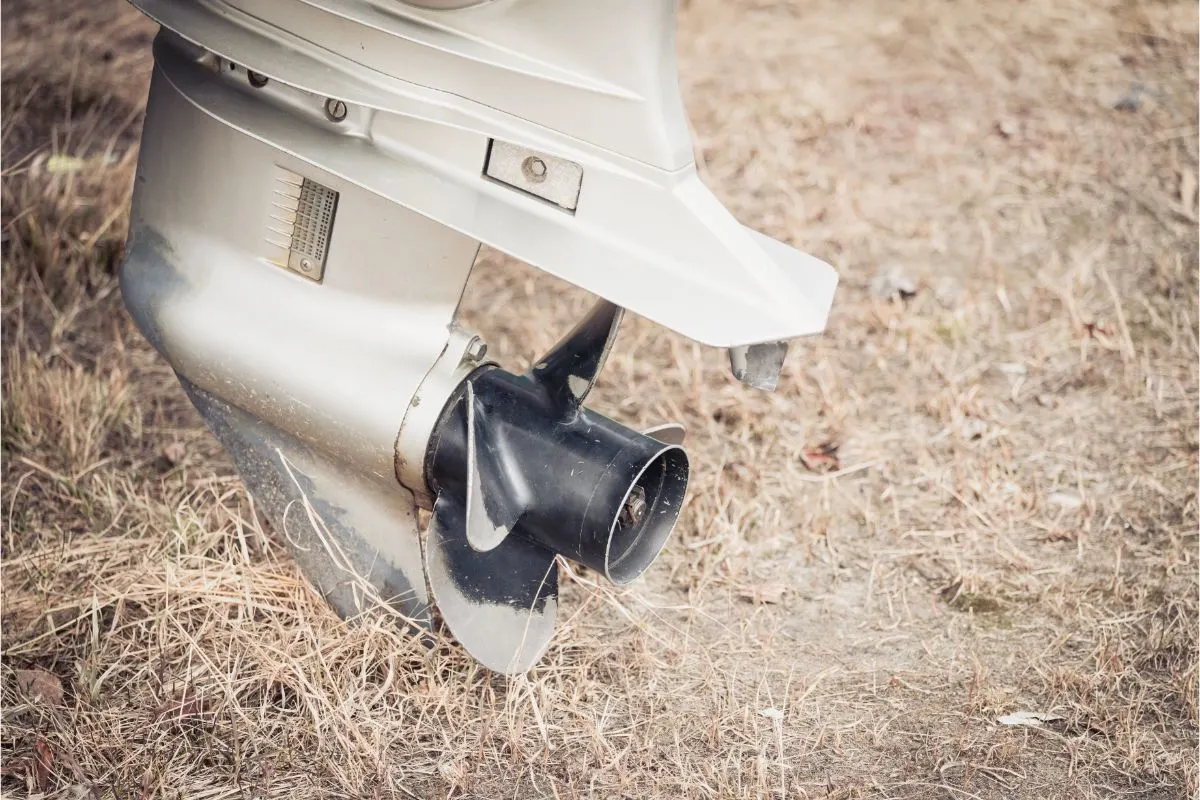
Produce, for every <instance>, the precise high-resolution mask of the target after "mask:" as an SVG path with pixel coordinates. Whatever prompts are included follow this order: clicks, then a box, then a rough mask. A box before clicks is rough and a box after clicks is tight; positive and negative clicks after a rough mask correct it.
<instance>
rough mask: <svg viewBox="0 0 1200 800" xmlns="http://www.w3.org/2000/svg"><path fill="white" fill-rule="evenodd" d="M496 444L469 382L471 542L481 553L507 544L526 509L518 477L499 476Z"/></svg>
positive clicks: (468, 520)
mask: <svg viewBox="0 0 1200 800" xmlns="http://www.w3.org/2000/svg"><path fill="white" fill-rule="evenodd" d="M495 446H496V443H495V442H494V441H492V440H491V438H490V437H489V436H488V426H487V419H486V416H485V414H484V411H483V409H482V408H481V407H480V406H479V404H478V403H477V402H476V399H475V387H474V385H473V384H472V382H471V381H470V380H468V381H467V508H466V520H465V525H466V535H467V542H468V543H469V544H470V545H471V547H472V548H473V549H475V550H478V551H479V552H481V553H484V552H487V551H488V550H491V549H493V548H495V547H496V545H498V544H500V543H501V542H502V541H504V540H505V539H506V538H507V537H508V535H509V534H510V533H512V530H513V527H514V526H515V525H516V524H517V521H518V520H519V519H520V518H521V514H522V512H523V511H524V509H525V506H526V502H525V496H527V495H528V492H527V491H526V490H525V487H523V486H514V485H512V481H513V480H515V479H516V476H515V475H514V474H505V473H503V471H501V472H500V473H499V474H497V471H496V470H494V469H488V468H487V467H488V466H490V465H492V464H494V463H495V462H496V459H495V457H494V456H496V455H499V454H494V453H492V452H491V451H492V449H493V448H494V447H495Z"/></svg>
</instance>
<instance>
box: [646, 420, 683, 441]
mask: <svg viewBox="0 0 1200 800" xmlns="http://www.w3.org/2000/svg"><path fill="white" fill-rule="evenodd" d="M642 435H643V436H649V437H650V438H651V439H657V440H658V441H660V442H662V443H663V444H677V445H680V446H682V445H683V440H684V438H685V437H686V436H687V429H686V428H684V427H683V425H682V424H680V423H678V422H664V423H663V424H661V425H655V426H654V427H653V428H647V429H646V430H644V431H642Z"/></svg>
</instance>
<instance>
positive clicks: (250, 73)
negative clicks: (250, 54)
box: [246, 69, 267, 89]
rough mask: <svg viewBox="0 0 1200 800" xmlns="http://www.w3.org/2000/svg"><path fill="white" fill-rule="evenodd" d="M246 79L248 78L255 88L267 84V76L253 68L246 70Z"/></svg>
mask: <svg viewBox="0 0 1200 800" xmlns="http://www.w3.org/2000/svg"><path fill="white" fill-rule="evenodd" d="M246 80H248V81H249V82H250V85H251V86H253V87H254V88H255V89H261V88H262V87H264V86H266V85H267V76H266V75H263V74H262V73H261V72H255V71H254V70H252V69H248V70H246Z"/></svg>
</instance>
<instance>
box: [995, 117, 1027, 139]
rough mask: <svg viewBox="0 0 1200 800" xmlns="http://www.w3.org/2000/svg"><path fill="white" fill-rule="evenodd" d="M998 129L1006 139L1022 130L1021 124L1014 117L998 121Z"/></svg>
mask: <svg viewBox="0 0 1200 800" xmlns="http://www.w3.org/2000/svg"><path fill="white" fill-rule="evenodd" d="M996 130H998V131H999V132H1000V135H1001V136H1003V137H1004V138H1005V139H1011V138H1012V137H1014V136H1016V135H1017V134H1018V133H1020V132H1021V125H1020V123H1018V122H1017V121H1016V120H1015V119H1013V118H1012V117H1005V118H1004V119H1002V120H1000V121H999V122H997V123H996Z"/></svg>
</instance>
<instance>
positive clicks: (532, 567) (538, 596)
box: [425, 494, 558, 675]
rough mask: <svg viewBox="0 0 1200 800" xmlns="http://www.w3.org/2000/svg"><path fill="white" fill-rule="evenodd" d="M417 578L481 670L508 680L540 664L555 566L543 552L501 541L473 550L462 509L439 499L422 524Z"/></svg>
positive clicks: (553, 609) (549, 626)
mask: <svg viewBox="0 0 1200 800" xmlns="http://www.w3.org/2000/svg"><path fill="white" fill-rule="evenodd" d="M425 574H426V575H427V576H428V578H429V588H430V589H431V590H432V592H433V598H434V601H435V602H436V603H437V606H438V609H439V610H440V611H441V614H442V619H444V620H445V622H446V625H447V626H448V627H449V628H450V631H451V632H452V633H453V634H454V637H455V638H456V639H458V641H459V643H460V644H462V646H463V647H465V648H466V649H467V651H468V652H469V653H470V654H471V655H472V656H474V657H475V659H477V660H478V661H479V662H480V663H481V664H483V665H484V666H485V667H487V668H488V669H491V670H494V671H496V672H502V673H505V674H508V675H515V674H518V673H522V672H525V671H527V670H528V669H529V668H530V667H532V666H533V665H534V664H535V663H537V660H538V659H539V658H541V656H542V653H543V652H545V650H546V646H547V645H548V644H549V643H550V637H551V636H553V635H554V621H555V618H556V617H557V614H558V563H557V562H556V561H555V560H554V554H553V553H551V552H550V551H549V550H547V549H545V548H543V547H541V546H540V545H537V544H534V543H532V542H530V541H528V540H526V539H523V538H522V537H520V536H509V537H508V538H506V539H504V541H502V542H500V544H498V545H497V546H496V547H495V548H493V549H492V550H490V551H488V552H487V553H480V552H478V551H477V550H475V549H474V548H472V547H471V545H470V543H469V542H468V541H467V536H466V519H465V513H464V511H463V509H461V508H460V507H459V506H458V504H457V503H455V502H454V501H453V500H451V499H450V498H448V497H447V496H446V495H444V494H443V495H441V496H439V497H438V499H437V502H436V503H434V506H433V517H432V518H431V519H430V522H429V531H428V534H427V537H426V543H425Z"/></svg>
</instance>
